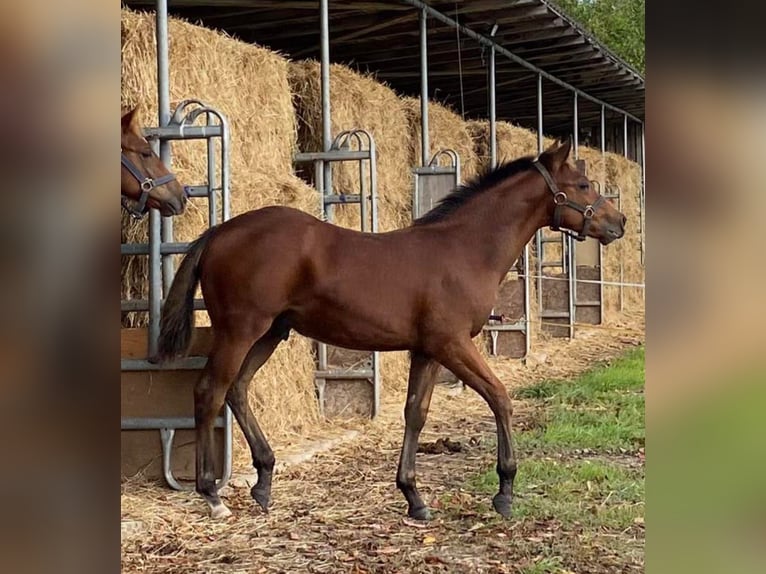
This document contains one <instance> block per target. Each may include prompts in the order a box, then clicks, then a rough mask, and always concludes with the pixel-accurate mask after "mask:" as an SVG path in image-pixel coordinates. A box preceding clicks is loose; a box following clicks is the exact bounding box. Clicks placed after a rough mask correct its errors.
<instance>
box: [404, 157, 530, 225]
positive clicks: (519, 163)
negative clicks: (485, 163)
mask: <svg viewBox="0 0 766 574" xmlns="http://www.w3.org/2000/svg"><path fill="white" fill-rule="evenodd" d="M533 161H534V157H533V156H525V157H522V158H519V159H517V160H514V161H511V162H506V163H502V164H500V165H498V166H497V167H495V168H494V169H489V170H487V171H485V172H484V173H482V174H479V175H477V176H476V177H474V178H472V179H470V180H469V181H467V182H465V183H463V184H462V185H459V186H458V187H456V188H455V189H454V190H453V191H451V192H450V193H449V195H447V196H445V197H444V198H443V199H442V200H441V201H439V203H438V204H437V205H436V207H434V208H433V209H432V210H431V211H429V212H428V213H426V214H425V215H423V216H421V217H419V218H418V219H416V220H415V221H414V222H413V223H412V224H413V225H425V224H428V223H436V222H437V221H441V220H442V219H444V218H445V217H447V216H448V215H450V214H451V213H454V212H455V211H456V210H458V209H459V208H460V207H461V206H462V205H465V203H466V202H468V201H469V200H470V199H471V198H472V197H474V196H475V195H478V194H479V193H482V192H483V191H486V190H488V189H490V188H492V187H494V186H495V185H497V184H498V183H500V182H501V181H503V180H505V179H508V178H509V177H511V176H514V175H516V174H517V173H521V172H524V171H527V170H528V169H532V162H533Z"/></svg>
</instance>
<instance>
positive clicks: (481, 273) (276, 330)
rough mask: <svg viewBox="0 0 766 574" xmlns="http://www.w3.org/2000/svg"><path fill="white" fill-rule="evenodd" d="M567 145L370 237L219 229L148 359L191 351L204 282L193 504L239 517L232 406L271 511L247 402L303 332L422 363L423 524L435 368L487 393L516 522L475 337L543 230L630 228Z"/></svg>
mask: <svg viewBox="0 0 766 574" xmlns="http://www.w3.org/2000/svg"><path fill="white" fill-rule="evenodd" d="M571 145H572V142H571V138H570V139H569V140H568V141H566V142H564V143H561V144H559V143H554V144H553V145H552V146H551V147H550V148H548V149H547V150H545V151H544V152H543V153H542V154H540V156H539V157H537V158H533V157H531V156H530V157H523V158H521V159H517V160H515V161H513V162H510V163H506V164H503V165H501V166H499V167H497V168H495V169H493V170H490V171H488V172H486V173H485V174H484V175H482V176H480V177H477V178H475V179H474V180H472V181H470V182H468V183H466V184H464V185H462V186H459V187H457V188H456V189H455V190H453V191H452V192H451V193H450V194H449V195H447V196H446V197H445V198H444V199H442V201H441V202H440V203H439V204H437V206H436V207H434V208H433V209H432V210H431V211H430V212H428V213H426V214H425V215H424V216H422V217H421V218H419V219H417V220H415V221H414V222H413V224H412V225H410V226H409V227H406V228H403V229H398V230H395V231H391V232H387V233H374V234H373V233H362V232H359V231H352V230H349V229H344V228H341V227H338V226H335V225H332V224H330V223H326V222H323V221H321V220H319V219H317V218H315V217H313V216H311V215H309V214H307V213H304V212H302V211H298V210H295V209H292V208H288V207H280V206H270V207H265V208H262V209H259V210H255V211H251V212H248V213H244V214H241V215H239V216H237V217H234V218H232V219H230V220H229V221H227V222H225V223H222V224H221V225H219V226H217V227H213V228H211V229H210V230H208V231H205V232H204V233H203V234H202V235H201V236H200V237H199V238H197V239H196V240H195V241H194V242H193V243H192V244H191V245H190V248H189V250H188V252H187V254H186V255H185V257H184V259H183V261H182V263H181V265H180V266H179V269H178V272H177V273H176V276H175V278H174V281H173V284H172V286H171V288H170V291H169V293H168V297H167V300H166V302H165V305H164V308H163V314H162V317H161V325H160V337H159V351H158V354H157V356H155V357H153V358H152V360H153V361H154V362H159V363H164V362H166V361H170V360H173V359H175V358H177V357H179V356H183V355H184V353H185V352H186V350H187V348H188V346H189V344H190V339H191V336H192V331H193V327H194V312H193V309H194V294H195V289H196V285H197V283H198V282H199V284H200V286H201V288H202V294H203V297H204V300H205V304H206V307H207V311H208V313H209V315H210V320H211V322H212V328H213V334H214V340H213V344H212V349H211V352H210V354H209V357H208V361H207V364H206V366H205V368H204V370H203V372H202V374H201V376H200V379H199V381H198V382H197V383H196V387H195V389H194V405H195V407H194V408H195V412H194V416H195V422H196V429H197V430H196V433H197V434H196V449H197V450H196V457H197V468H196V490H197V492H198V493H199V494H201V495H202V496H203V497H204V498H205V500H206V501H207V503H208V504H209V506H210V513H211V516H212V517H213V518H223V517H226V516H229V515H230V511H229V509H228V508H226V506H225V505H224V504H223V503H222V502H221V499H220V497H219V496H218V493H217V488H216V482H215V474H214V466H213V460H214V459H213V451H212V444H213V443H212V441H213V438H214V435H213V425H214V419H215V418H216V416H217V413H219V412H220V409H221V408H222V407H223V405H224V402H226V403H227V404H228V405H229V407H230V408H231V409H232V411H233V413H234V416H235V417H236V419H237V421H238V423H239V425H240V427H241V428H242V431H243V433H244V435H245V437H246V439H247V442H248V444H249V446H250V449H251V452H252V457H253V466H254V467H255V469H256V470H257V472H258V480H257V482H256V484H255V485H254V486H253V488H252V489H251V495H252V497H253V498H254V499H255V501H256V502H257V503H258V504H259V505H260V506H261V507H262V508H263V509H264V510H265V511H268V505H269V501H270V497H271V482H272V472H273V468H274V453H273V451H272V449H271V447H270V446H269V444H268V442H267V440H266V437H265V436H264V434H263V431H262V430H261V428H260V426H259V425H258V422H257V421H256V418H255V416H254V414H253V412H252V410H251V409H250V406H249V405H248V401H247V388H248V385H249V383H250V381H251V379H252V378H253V375H254V374H255V373H256V371H257V370H258V369H259V368H260V367H261V366H262V365H263V364H264V363H265V362H266V361H267V360H268V358H269V357H270V356H271V354H272V353H273V352H274V350H275V349H276V347H277V346H278V345H279V343H280V342H281V341H282V340H286V339H287V338H288V336H289V333H290V331H291V330H295V331H297V332H298V333H300V334H301V335H304V336H306V337H310V338H312V339H315V340H318V341H322V342H324V343H327V344H329V345H334V346H338V347H345V348H348V349H357V350H363V351H375V350H377V351H396V350H408V351H410V358H411V364H410V372H409V381H408V388H407V399H406V404H405V423H406V424H405V432H404V440H403V443H402V448H401V453H400V458H399V466H398V471H397V474H396V485H397V487H398V488H399V490H400V491H401V492H402V494H403V495H404V497H405V498H406V500H407V503H408V511H407V512H408V515H409V516H410V517H412V518H416V519H420V520H428V519H429V518H430V513H429V511H428V509H427V508H426V505H425V504H424V503H423V500H422V499H421V497H420V494H419V493H418V490H417V486H416V482H415V453H416V451H417V445H418V437H419V436H420V432H421V429H422V428H423V426H424V424H425V421H426V415H427V413H428V409H429V405H430V401H431V395H432V392H433V389H434V383H435V379H436V377H437V374H438V372H439V365H443V366H444V367H446V368H447V369H449V370H450V371H452V373H454V374H455V375H456V376H457V377H458V378H459V379H460V380H462V381H463V382H464V383H465V384H466V385H468V386H469V387H470V388H472V389H473V390H474V391H476V392H477V393H478V394H479V395H480V396H481V397H483V398H484V400H485V401H486V402H487V403H488V405H489V407H490V409H491V410H492V413H493V414H494V416H495V420H496V424H497V473H498V476H499V484H500V487H499V492H498V493H497V494H496V495H495V496H494V498H493V500H492V502H493V506H494V508H495V510H496V511H497V512H498V513H499V514H501V515H502V516H504V517H508V516H510V513H511V500H512V495H513V481H514V478H515V475H516V457H515V456H514V451H513V445H512V440H511V413H512V407H511V400H510V397H509V394H508V392H507V390H506V388H505V386H504V385H503V384H502V383H501V382H500V380H499V379H498V378H497V377H496V376H495V375H494V374H493V372H492V371H491V370H490V368H489V367H488V366H487V364H486V363H485V361H484V360H483V359H482V357H481V355H480V354H479V351H478V350H477V348H476V347H475V345H474V343H473V341H472V338H473V337H475V336H476V335H478V333H479V332H480V331H481V329H482V327H483V325H484V324H485V323H486V321H487V318H488V316H489V313H490V311H491V309H492V307H493V306H494V303H495V297H496V295H497V291H498V288H499V285H500V283H501V281H502V280H503V278H504V277H505V276H506V274H507V272H508V271H509V269H510V267H511V266H512V265H513V263H514V262H515V261H516V260H517V259H518V257H519V255H520V254H521V251H522V249H523V247H524V245H526V244H527V243H528V242H529V241H530V240H531V238H532V237H533V236H534V234H535V232H536V231H537V230H538V229H540V228H541V227H544V226H546V225H550V226H551V227H552V228H554V229H559V230H561V231H562V232H565V233H569V234H572V235H574V236H575V237H576V238H578V239H580V240H583V239H584V238H585V237H586V236H589V237H594V238H596V239H598V240H599V241H600V242H601V243H602V244H604V245H606V244H608V243H611V242H612V241H614V240H616V239H618V238H620V237H622V236H623V234H624V229H625V223H626V218H625V216H624V215H623V214H622V213H620V212H619V211H617V210H616V209H615V208H614V207H613V206H612V204H611V203H609V202H607V201H604V198H603V197H602V196H601V195H600V194H599V193H597V192H596V191H595V190H594V188H593V187H592V185H591V182H590V181H588V179H587V178H586V177H585V176H583V175H581V174H580V173H579V172H578V171H577V170H576V169H575V168H574V167H573V166H572V165H570V164H569V163H568V161H567V159H568V156H569V152H570V148H571ZM571 230H579V231H578V232H577V233H576V234H575V233H573V232H572V231H571Z"/></svg>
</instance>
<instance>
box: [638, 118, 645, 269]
mask: <svg viewBox="0 0 766 574" xmlns="http://www.w3.org/2000/svg"><path fill="white" fill-rule="evenodd" d="M638 208H639V212H638V220H639V225H640V228H639V231H640V233H641V242H640V244H641V265H644V257H645V253H646V243H645V241H646V133H645V127H644V124H641V196H640V197H639V202H638Z"/></svg>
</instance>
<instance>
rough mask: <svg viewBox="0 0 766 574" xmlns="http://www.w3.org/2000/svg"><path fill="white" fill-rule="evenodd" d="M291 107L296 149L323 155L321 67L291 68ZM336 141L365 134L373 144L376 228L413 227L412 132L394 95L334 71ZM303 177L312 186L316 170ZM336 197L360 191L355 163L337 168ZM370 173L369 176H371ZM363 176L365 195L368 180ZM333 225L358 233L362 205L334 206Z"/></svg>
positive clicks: (337, 68)
mask: <svg viewBox="0 0 766 574" xmlns="http://www.w3.org/2000/svg"><path fill="white" fill-rule="evenodd" d="M288 72H289V82H290V86H291V89H292V91H293V102H294V105H295V111H296V114H297V117H298V147H299V148H300V150H301V151H304V152H313V151H321V150H322V98H321V82H320V66H319V63H318V62H315V61H312V60H306V61H299V62H291V63H290V64H289V67H288ZM330 86H331V90H330V110H331V117H332V122H331V126H332V135H333V137H335V136H336V135H337V134H339V133H340V132H341V131H345V130H349V129H353V128H361V129H365V130H367V131H368V132H369V133H370V134H371V135H372V137H373V138H374V140H375V146H376V149H377V160H378V169H377V182H378V218H379V221H378V226H379V230H380V231H390V230H393V229H399V228H401V227H404V226H406V225H408V224H409V223H410V219H411V216H410V214H411V211H412V208H411V201H412V200H411V192H412V189H411V188H412V184H411V177H410V172H409V165H410V164H409V156H408V151H407V150H408V148H409V137H410V136H409V132H408V129H407V121H406V116H405V113H404V108H403V106H402V103H401V101H400V99H399V97H398V96H397V95H396V93H395V92H394V91H393V90H391V89H390V88H388V87H387V86H385V85H383V84H381V83H379V82H377V81H375V79H374V78H373V77H372V76H369V75H363V74H360V73H357V72H355V71H354V70H351V69H350V68H347V67H345V66H341V65H338V64H333V65H331V66H330ZM307 168H308V169H307V171H306V172H305V175H304V177H305V178H306V179H307V180H308V181H312V180H313V175H314V174H313V169H312V166H310V165H307ZM332 170H333V187H334V192H335V193H345V194H356V193H359V191H360V179H359V164H358V162H356V161H350V162H341V163H335V164H333V168H332ZM367 173H368V172H366V174H367ZM366 174H365V180H366V185H367V189H368V190H369V183H370V182H369V177H367V175H366ZM333 223H336V224H338V225H342V226H344V227H349V228H352V229H360V219H359V205H358V204H351V205H347V206H345V205H344V206H336V207H335V208H334V215H333Z"/></svg>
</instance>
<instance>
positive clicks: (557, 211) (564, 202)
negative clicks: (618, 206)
mask: <svg viewBox="0 0 766 574" xmlns="http://www.w3.org/2000/svg"><path fill="white" fill-rule="evenodd" d="M532 164H533V165H534V166H535V167H536V168H537V171H539V172H540V175H542V176H543V179H544V180H545V183H547V184H548V189H550V190H551V193H552V194H553V202H554V203H555V204H556V207H555V208H554V210H553V225H551V229H552V230H553V231H561V233H563V234H564V235H568V236H569V237H571V238H572V239H576V240H577V241H585V240H586V239H587V238H588V236H587V232H588V227H590V222H591V219H592V218H593V215H594V214H595V213H596V210H597V209H598V208H599V206H601V204H602V203H604V196H603V195H601V194H599V196H598V198H597V199H596V201H594V202H593V203H592V204H591V205H580V204H579V203H575V202H574V201H569V199H568V198H567V196H566V194H565V193H564V192H563V191H561V190H560V189H559V186H558V185H556V182H555V181H554V179H553V178H552V177H551V174H550V172H549V171H548V170H547V169H546V168H545V166H544V165H543V164H541V163H540V161H539V160H535V161H533V162H532ZM565 207H570V208H572V209H574V210H575V211H579V212H580V213H582V215H583V223H582V229H581V230H580V232H579V233H577V234H575V233H572V232H571V231H567V230H566V229H561V211H562V210H563V209H564V208H565Z"/></svg>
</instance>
